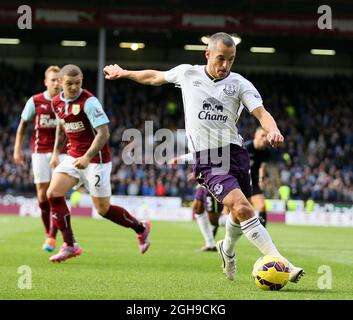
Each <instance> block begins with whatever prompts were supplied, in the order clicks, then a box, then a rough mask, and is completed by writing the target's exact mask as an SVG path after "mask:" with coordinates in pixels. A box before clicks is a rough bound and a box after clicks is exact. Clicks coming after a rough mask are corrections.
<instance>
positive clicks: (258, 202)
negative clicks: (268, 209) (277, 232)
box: [251, 193, 265, 211]
mask: <svg viewBox="0 0 353 320" xmlns="http://www.w3.org/2000/svg"><path fill="white" fill-rule="evenodd" d="M251 203H252V205H253V207H254V208H255V209H256V210H259V211H263V210H265V196H264V195H263V194H262V193H259V194H256V195H254V196H252V197H251Z"/></svg>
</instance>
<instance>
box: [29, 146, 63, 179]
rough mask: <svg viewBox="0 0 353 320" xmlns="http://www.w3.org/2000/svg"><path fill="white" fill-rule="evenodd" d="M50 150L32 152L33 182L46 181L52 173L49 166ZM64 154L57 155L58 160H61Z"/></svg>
mask: <svg viewBox="0 0 353 320" xmlns="http://www.w3.org/2000/svg"><path fill="white" fill-rule="evenodd" d="M51 155H52V153H51V152H46V153H32V169H33V176H34V183H35V184H38V183H48V182H50V180H51V177H52V175H53V169H52V167H51V166H50V159H51ZM65 157H66V154H64V153H63V154H60V155H59V162H62V161H63V160H64V159H65Z"/></svg>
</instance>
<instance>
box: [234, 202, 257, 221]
mask: <svg viewBox="0 0 353 320" xmlns="http://www.w3.org/2000/svg"><path fill="white" fill-rule="evenodd" d="M233 208H234V211H235V214H236V217H237V218H238V219H239V220H240V221H244V220H248V219H250V218H251V217H253V216H254V215H255V212H254V210H253V209H252V208H251V207H250V206H248V205H245V204H240V205H236V206H234V207H233Z"/></svg>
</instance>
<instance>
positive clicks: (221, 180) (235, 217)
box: [103, 32, 304, 282]
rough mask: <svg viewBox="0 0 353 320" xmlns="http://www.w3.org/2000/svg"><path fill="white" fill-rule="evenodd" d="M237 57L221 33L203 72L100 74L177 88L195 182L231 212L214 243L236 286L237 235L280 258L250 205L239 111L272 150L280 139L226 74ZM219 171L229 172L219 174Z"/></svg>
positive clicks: (239, 82)
mask: <svg viewBox="0 0 353 320" xmlns="http://www.w3.org/2000/svg"><path fill="white" fill-rule="evenodd" d="M235 51H236V48H235V44H234V41H233V39H232V37H231V36H230V35H228V34H226V33H223V32H219V33H216V34H214V35H212V36H211V37H210V39H209V43H208V47H207V50H206V53H205V57H206V59H207V65H205V66H201V65H194V66H193V65H189V64H182V65H179V66H177V67H175V68H173V69H171V70H169V71H167V72H162V71H157V70H141V71H131V70H124V69H122V68H121V67H120V66H119V65H109V66H106V67H105V68H104V69H103V72H104V74H105V77H106V79H108V80H116V79H120V78H127V79H130V80H133V81H136V82H138V83H141V84H147V85H154V86H160V85H162V84H166V83H174V84H175V85H176V86H177V87H180V88H181V90H182V95H183V103H184V112H185V130H186V135H187V137H188V142H189V150H191V151H192V152H193V153H194V155H195V164H194V173H195V176H196V177H197V179H198V181H199V182H200V183H202V184H203V185H204V186H205V187H206V188H208V189H209V190H210V192H211V193H212V195H213V196H214V197H216V198H217V200H218V201H219V202H221V203H222V204H223V205H225V206H227V207H228V208H229V210H230V214H229V215H228V219H227V225H226V234H225V239H224V240H220V241H218V242H217V250H218V252H219V254H220V255H221V258H222V262H223V272H224V273H225V274H226V276H227V278H228V279H229V280H234V276H235V272H236V257H235V243H236V241H237V240H238V239H239V238H240V236H241V234H244V236H245V237H246V238H247V239H248V240H249V241H250V243H252V244H253V245H254V246H256V247H257V248H258V249H259V251H260V252H261V253H262V254H263V255H274V256H281V254H280V253H279V251H278V250H277V248H276V246H275V245H274V243H273V241H272V239H271V236H270V235H269V233H268V232H267V230H266V229H265V228H264V227H263V226H262V225H261V223H260V221H259V219H258V218H257V217H256V215H255V212H254V210H253V208H252V206H251V204H250V202H249V200H248V199H249V198H250V197H251V184H250V183H251V182H250V179H251V178H250V174H249V171H250V159H249V154H248V152H247V151H246V149H245V148H243V147H242V139H241V137H240V135H239V133H238V129H237V127H236V123H237V121H238V119H239V117H240V115H241V112H242V110H243V109H244V108H246V109H247V110H248V112H250V113H251V114H252V115H253V116H255V117H256V119H258V120H259V122H260V124H261V126H262V127H263V128H264V129H265V130H266V131H267V132H268V134H267V139H268V140H269V142H270V144H271V146H272V147H276V146H278V145H279V144H281V143H282V142H283V141H284V138H283V136H282V134H281V132H280V131H279V129H278V127H277V124H276V122H275V120H274V119H273V117H272V116H271V114H270V113H269V112H268V111H267V110H266V109H265V107H264V106H263V102H262V98H261V96H260V94H259V92H258V91H257V90H256V88H255V87H254V85H253V84H252V83H251V82H250V81H248V80H247V79H245V78H244V77H242V76H241V75H239V74H237V73H233V72H231V71H230V70H231V67H232V65H233V62H234V60H235ZM215 153H216V154H219V153H221V154H222V155H224V154H226V155H224V156H223V157H222V164H221V165H219V163H218V165H217V164H216V163H215V162H214V161H212V160H213V159H212V155H214V154H215ZM210 155H211V156H210ZM217 160H219V158H217ZM223 165H224V166H227V167H228V169H223V168H221V169H219V168H220V166H223ZM221 170H223V171H221ZM290 269H291V272H290V281H292V282H297V281H298V279H299V278H300V277H301V276H302V275H303V273H304V270H303V269H302V268H298V267H295V266H294V265H292V264H290Z"/></svg>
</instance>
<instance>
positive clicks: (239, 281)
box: [0, 215, 353, 300]
mask: <svg viewBox="0 0 353 320" xmlns="http://www.w3.org/2000/svg"><path fill="white" fill-rule="evenodd" d="M72 224H73V228H74V231H75V235H76V238H77V241H78V242H79V243H80V245H81V246H82V248H83V250H84V252H83V255H82V256H81V257H78V258H74V259H71V260H68V261H66V262H64V263H61V264H54V263H51V262H49V261H48V258H49V256H50V255H51V254H50V253H47V252H44V251H42V250H41V244H42V241H43V231H42V225H41V221H40V219H38V218H20V217H15V216H10V215H6V216H5V215H1V216H0V299H143V300H144V299H158V300H160V299H175V300H178V299H186V300H188V299H202V300H207V299H216V300H218V299H219V300H223V299H230V300H239V299H271V300H278V299H281V300H282V299H285V300H287V299H299V300H316V299H353V271H352V265H353V250H352V243H353V229H352V228H332V227H330V228H324V227H297V226H286V225H281V224H270V225H269V227H268V229H269V231H270V233H271V235H272V238H273V241H274V242H275V243H276V245H277V247H278V249H279V250H280V251H281V252H282V254H283V255H284V256H286V257H287V258H288V259H290V260H291V261H293V263H295V264H297V265H300V266H302V267H303V268H304V269H305V271H306V275H305V276H304V277H303V278H302V279H301V281H300V282H299V283H298V284H293V283H289V284H287V285H286V286H285V287H284V288H283V289H282V290H281V291H276V292H269V291H262V290H260V289H259V288H257V287H256V286H255V284H254V282H253V280H252V278H251V269H252V266H253V264H254V262H255V261H256V260H257V258H258V257H259V256H260V253H259V252H258V251H257V249H256V248H254V247H253V246H252V245H251V244H250V243H249V242H248V241H247V240H246V239H245V238H242V239H241V240H240V241H239V242H238V244H237V256H238V272H237V276H236V279H235V281H233V282H232V281H229V280H227V279H226V278H225V276H224V275H223V274H222V272H221V267H220V265H221V259H220V257H219V256H218V253H216V252H208V253H200V252H196V249H198V248H199V247H200V246H201V245H202V238H201V235H200V232H199V231H198V227H197V225H196V223H195V222H152V233H151V240H152V245H151V247H150V249H149V251H148V252H147V253H146V254H145V255H141V254H140V253H139V252H138V248H137V241H136V238H135V233H134V232H133V231H131V230H129V229H125V228H122V227H119V226H116V225H114V224H113V223H111V222H109V221H105V220H93V219H90V218H77V217H74V218H73V219H72ZM223 235H224V229H223V228H220V229H219V233H218V235H217V238H221V237H223ZM59 239H60V243H61V236H60V237H59ZM22 265H27V266H29V267H30V268H31V272H32V274H31V275H32V287H31V289H29V290H28V289H19V287H18V280H19V278H20V277H21V276H22V274H19V273H18V268H19V267H20V266H22ZM322 265H326V266H329V267H330V270H331V271H332V289H324V290H323V289H320V288H319V286H318V283H326V284H327V282H325V281H323V280H320V277H321V276H323V275H324V274H323V273H320V272H319V271H320V270H319V267H320V266H322ZM325 275H327V274H325Z"/></svg>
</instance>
